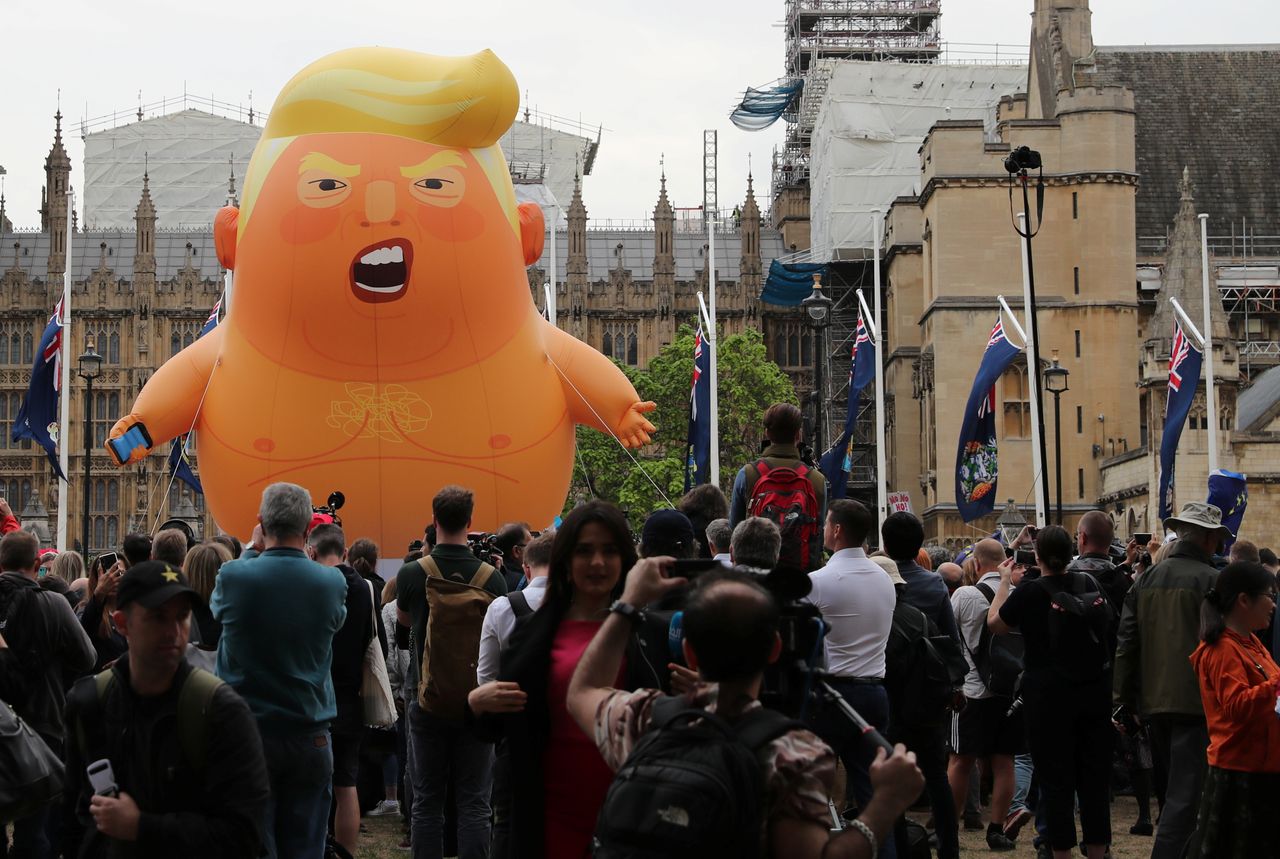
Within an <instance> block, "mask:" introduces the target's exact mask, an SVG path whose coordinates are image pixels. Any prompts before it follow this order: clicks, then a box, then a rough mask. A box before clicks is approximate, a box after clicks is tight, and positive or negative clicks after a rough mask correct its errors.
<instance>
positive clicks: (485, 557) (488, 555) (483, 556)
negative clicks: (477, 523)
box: [467, 531, 502, 570]
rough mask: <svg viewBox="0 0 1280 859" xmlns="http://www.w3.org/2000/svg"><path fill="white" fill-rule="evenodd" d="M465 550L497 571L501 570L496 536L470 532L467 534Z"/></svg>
mask: <svg viewBox="0 0 1280 859" xmlns="http://www.w3.org/2000/svg"><path fill="white" fill-rule="evenodd" d="M467 548H469V549H470V550H471V554H473V555H475V556H476V557H477V558H479V559H480V560H481V561H484V562H485V563H486V564H489V565H491V566H493V567H496V568H497V569H499V570H501V569H502V550H501V549H499V548H498V535H497V534H489V533H486V532H484V531H472V532H470V533H468V534H467Z"/></svg>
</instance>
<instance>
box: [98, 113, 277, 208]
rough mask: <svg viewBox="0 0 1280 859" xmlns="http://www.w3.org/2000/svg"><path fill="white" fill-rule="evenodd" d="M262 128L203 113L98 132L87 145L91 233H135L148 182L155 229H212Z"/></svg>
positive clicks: (241, 183)
mask: <svg viewBox="0 0 1280 859" xmlns="http://www.w3.org/2000/svg"><path fill="white" fill-rule="evenodd" d="M261 134H262V128H261V126H257V125H250V124H249V123H247V122H240V121H238V120H234V119H225V118H223V117H221V116H215V115H214V114H211V113H205V112H204V111H200V110H183V111H180V112H178V113H171V114H169V115H168V116H160V117H156V118H155V119H145V120H143V121H142V122H132V123H129V124H128V125H122V126H119V127H118V128H111V129H108V130H106V131H98V132H95V133H93V134H90V135H88V136H86V137H85V139H84V220H85V224H86V225H87V226H88V227H89V228H90V229H132V228H133V226H134V217H133V216H134V209H136V208H137V206H138V199H139V198H140V197H141V195H142V173H143V171H144V170H146V171H148V172H149V175H150V183H149V185H150V188H151V199H152V201H153V202H154V203H155V207H156V225H157V226H158V227H161V228H163V229H177V228H180V227H181V228H197V227H202V226H208V225H210V224H212V223H213V216H214V215H215V214H217V211H218V209H219V208H221V207H222V206H224V205H226V202H227V184H228V180H229V178H230V175H231V171H232V169H233V168H234V170H235V176H236V194H237V196H238V195H239V193H240V189H241V188H242V187H243V186H244V173H245V168H246V167H247V166H248V165H249V156H250V155H252V154H253V147H254V146H256V145H257V143H258V137H259V136H260V135H261Z"/></svg>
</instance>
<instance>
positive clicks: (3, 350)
mask: <svg viewBox="0 0 1280 859" xmlns="http://www.w3.org/2000/svg"><path fill="white" fill-rule="evenodd" d="M14 336H15V337H16V336H17V335H16V334H15V335H14ZM0 360H3V361H5V362H6V363H7V362H8V361H9V331H8V329H7V328H0ZM13 363H15V364H16V363H18V362H17V361H14V362H13Z"/></svg>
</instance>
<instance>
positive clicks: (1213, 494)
mask: <svg viewBox="0 0 1280 859" xmlns="http://www.w3.org/2000/svg"><path fill="white" fill-rule="evenodd" d="M1209 503H1210V504H1212V505H1213V506H1214V507H1217V508H1218V509H1219V510H1221V511H1222V524H1223V525H1225V526H1227V528H1229V529H1230V530H1231V536H1230V537H1228V538H1227V539H1226V540H1225V541H1224V544H1223V547H1222V551H1223V552H1227V551H1229V550H1230V549H1231V544H1232V543H1234V542H1235V541H1236V538H1237V537H1239V536H1240V524H1241V523H1242V522H1243V521H1244V508H1246V507H1248V506H1249V487H1248V486H1246V485H1245V476H1244V475H1243V474H1236V473H1235V472H1234V471H1226V470H1225V469H1222V468H1219V469H1217V470H1216V471H1214V472H1213V474H1210V475H1209Z"/></svg>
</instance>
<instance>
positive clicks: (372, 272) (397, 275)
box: [351, 239, 413, 304]
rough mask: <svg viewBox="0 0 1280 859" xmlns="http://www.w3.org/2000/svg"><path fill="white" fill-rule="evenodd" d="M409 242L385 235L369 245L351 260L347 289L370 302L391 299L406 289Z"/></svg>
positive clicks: (409, 254) (411, 254)
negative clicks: (382, 238)
mask: <svg viewBox="0 0 1280 859" xmlns="http://www.w3.org/2000/svg"><path fill="white" fill-rule="evenodd" d="M412 266H413V245H411V244H409V242H408V240H406V239H389V240H387V241H384V242H378V243H377V244H373V245H369V246H368V247H367V248H365V249H364V250H362V251H360V252H359V253H357V254H356V258H355V259H354V260H352V262H351V291H352V292H353V293H355V296H356V298H358V299H360V300H361V301H367V302H369V303H371V304H378V303H380V302H385V301H395V300H396V299H397V298H400V297H401V296H402V295H404V294H405V292H406V291H408V288H409V270H410V268H412Z"/></svg>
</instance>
